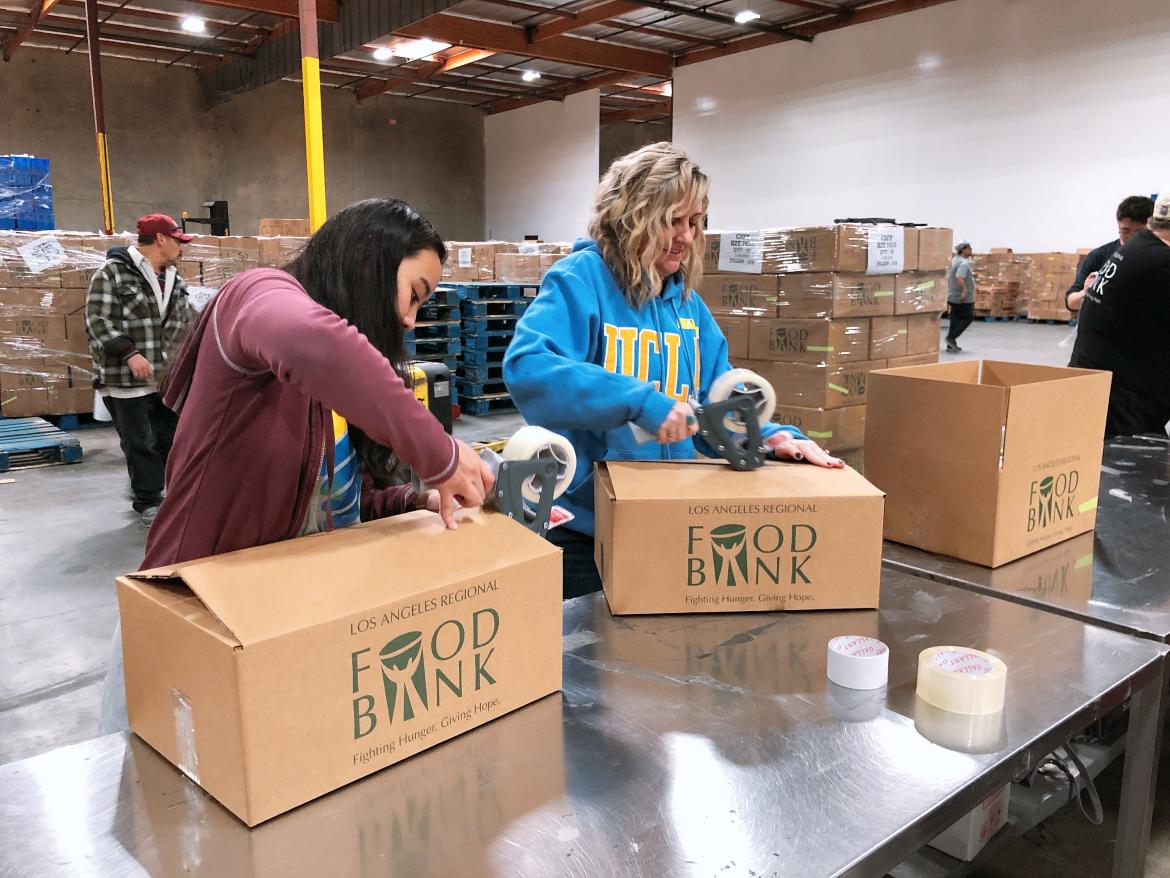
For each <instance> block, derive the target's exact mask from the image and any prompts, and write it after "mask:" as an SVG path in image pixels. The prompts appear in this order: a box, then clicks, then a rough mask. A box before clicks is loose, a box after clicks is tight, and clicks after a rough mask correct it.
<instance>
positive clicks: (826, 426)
mask: <svg viewBox="0 0 1170 878" xmlns="http://www.w3.org/2000/svg"><path fill="white" fill-rule="evenodd" d="M772 420H773V421H775V422H776V423H778V424H789V425H791V426H793V427H797V428H799V429H800V431H801V432H802V433H804V435H806V436H808V438H809V439H814V440H816V441H817V442H818V443H820V444H821V445H822V446H824V447H825V448H827V449H829V451H833V452H837V451H849V450H852V449H855V448H861V447H862V446H863V445H864V444H865V406H863V405H848V406H845V407H844V408H837V409H810V408H805V407H803V406H796V405H782V406H778V407H777V408H776V413H775V414H774V415H773V416H772Z"/></svg>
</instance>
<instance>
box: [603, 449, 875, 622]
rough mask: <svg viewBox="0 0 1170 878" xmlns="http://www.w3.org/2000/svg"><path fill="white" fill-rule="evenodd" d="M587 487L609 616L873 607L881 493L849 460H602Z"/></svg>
mask: <svg viewBox="0 0 1170 878" xmlns="http://www.w3.org/2000/svg"><path fill="white" fill-rule="evenodd" d="M595 492H596V501H595V509H596V515H597V528H596V549H595V558H596V561H597V569H598V570H599V571H600V572H601V579H602V583H603V584H604V587H605V597H606V599H607V600H608V601H609V607H610V611H611V612H613V613H614V614H616V615H622V614H627V613H726V612H743V611H746V610H765V611H768V610H825V609H840V608H862V607H865V608H871V607H876V606H877V605H878V587H879V579H880V574H881V523H880V522H881V515H882V495H881V492H880V491H878V490H877V489H876V488H874V487H873V485H871V484H869V483H868V482H867V481H865V479H863V478H862V477H861V476H859V475H858V474H857V473H855V472H853V471H852V470H850V469H843V470H830V469H823V468H820V467H812V466H805V465H803V464H789V463H768V464H765V466H764V467H763V468H761V469H758V470H755V471H753V472H750V473H741V472H737V471H736V470H734V469H732V467H731V466H729V465H728V464H726V463H724V462H723V461H718V462H714V461H712V462H705V461H688V462H678V463H669V462H657V461H607V462H603V463H599V464H598V468H597V478H596V483H595Z"/></svg>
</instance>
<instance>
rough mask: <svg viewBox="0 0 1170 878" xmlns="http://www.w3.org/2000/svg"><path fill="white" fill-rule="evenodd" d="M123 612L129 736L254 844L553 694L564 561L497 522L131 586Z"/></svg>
mask: <svg viewBox="0 0 1170 878" xmlns="http://www.w3.org/2000/svg"><path fill="white" fill-rule="evenodd" d="M329 581H341V582H345V583H346V587H345V588H344V589H328V588H326V589H323V588H322V587H321V584H322V583H323V582H329ZM118 600H119V608H120V613H121V619H122V641H123V648H124V653H125V667H126V696H127V707H128V712H129V719H130V727H131V729H132V730H133V731H134V732H135V733H136V734H138V735H139V736H140V737H142V738H143V739H145V740H146V741H147V742H148V743H149V744H150V745H151V746H152V747H154V748H155V749H156V750H157V751H158V752H159V753H161V754H162V755H163V756H164V757H166V758H167V759H169V760H170V761H171V762H173V763H174V764H175V765H176V766H178V767H179V768H180V769H181V770H182V771H183V772H184V773H185V774H187V775H188V776H189V777H190V778H191V779H192V780H194V781H195V782H197V783H199V784H200V785H201V786H202V787H203V788H204V789H205V790H207V791H208V793H210V794H211V795H212V796H214V797H215V798H216V799H218V800H219V801H220V802H221V803H222V804H223V805H224V806H225V807H227V808H228V809H229V810H231V811H232V812H233V813H235V814H236V815H237V816H239V817H240V818H241V819H242V820H243V821H244V822H245V823H247V824H248V825H250V826H251V825H255V824H257V823H260V822H262V821H264V820H267V819H268V818H270V817H273V816H275V815H276V814H280V813H282V812H284V811H287V810H289V809H290V808H294V807H296V806H297V805H300V804H302V803H304V802H307V801H309V800H311V799H314V798H316V797H318V796H320V795H322V794H324V793H327V792H330V791H331V790H334V789H337V788H338V787H341V786H344V785H345V784H348V783H350V782H352V781H354V780H357V779H358V778H360V777H364V776H365V775H368V774H371V773H373V772H375V771H378V770H380V769H382V768H385V767H386V766H388V765H391V764H393V763H395V762H398V761H400V760H402V759H405V758H407V757H409V756H412V755H413V754H415V753H417V752H419V751H421V750H425V749H427V748H428V747H432V746H434V745H435V744H438V743H441V742H442V741H445V740H448V739H450V738H453V737H455V736H456V735H459V734H462V733H463V732H466V731H468V730H470V729H472V728H475V727H476V726H479V725H482V724H483V723H486V722H488V721H490V720H492V719H495V718H496V717H499V716H502V715H503V714H505V713H508V712H509V711H512V710H515V709H517V708H519V707H521V706H523V705H525V704H528V703H529V702H531V701H534V700H536V699H538V698H541V697H543V696H545V695H548V694H550V693H552V692H554V691H556V690H557V689H558V688H559V687H560V681H561V559H560V551H559V550H557V549H556V548H554V547H553V546H552V545H551V544H549V543H548V542H547V541H545V540H543V539H541V538H540V537H538V536H537V535H536V534H533V533H532V532H531V531H529V530H528V529H527V528H525V527H523V526H521V525H519V524H517V523H516V522H514V521H511V520H509V519H508V518H506V517H504V516H502V515H499V514H495V513H486V512H479V511H464V512H461V513H460V526H459V528H458V530H454V531H448V530H446V529H445V528H444V526H443V523H442V521H440V519H439V518H438V516H435V515H433V514H429V513H409V514H407V515H399V516H394V517H393V518H389V519H384V520H381V521H376V522H370V523H367V524H360V525H354V526H352V527H348V528H344V529H342V530H338V531H334V532H333V533H330V534H321V535H315V536H310V537H306V538H303V539H296V540H288V541H285V542H282V543H277V544H273V545H268V546H261V547H259V548H255V549H248V550H245V551H240V552H233V553H230V554H225V555H220V556H217V557H214V558H208V559H204V560H200V561H192V562H188V563H184V564H180V565H176V566H174V567H172V568H168V569H164V570H153V571H146V572H142V573H136V574H132V575H129V576H124V577H121V578H120V579H119V580H118ZM291 765H295V766H296V770H295V771H290V766H291Z"/></svg>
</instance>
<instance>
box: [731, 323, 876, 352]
mask: <svg viewBox="0 0 1170 878" xmlns="http://www.w3.org/2000/svg"><path fill="white" fill-rule="evenodd" d="M748 357H750V358H751V359H753V360H774V361H777V362H785V363H844V362H859V361H862V360H868V359H869V358H870V357H869V321H868V320H865V319H860V320H856V319H855V320H787V319H784V318H782V317H757V318H755V319H754V320H752V325H751V333H750V336H749V339H748Z"/></svg>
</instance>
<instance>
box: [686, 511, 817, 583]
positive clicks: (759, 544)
mask: <svg viewBox="0 0 1170 878" xmlns="http://www.w3.org/2000/svg"><path fill="white" fill-rule="evenodd" d="M707 544H709V545H707ZM816 544H817V531H816V528H814V527H813V526H812V525H811V524H793V525H788V526H787V527H784V528H782V527H780V526H779V525H776V524H763V525H760V526H759V527H756V528H754V529H752V528H748V527H747V526H746V525H743V524H721V525H719V526H717V527H713V528H707V527H706V526H704V525H701V524H692V525H689V526H688V527H687V586H689V587H691V588H697V587H699V586H703V585H708V584H713V585H718V586H723V587H725V588H739V587H740V586H757V585H769V584H770V585H780V584H782V583H783V584H786V585H796V584H797V583H804V584H806V585H811V584H812V580H811V579H810V577H809V573H808V572H807V571H806V570H805V565H806V564H807V563H808V561H809V559H810V558H811V557H812V555H811V554H810V553H811V552H812V549H813V547H814V546H815V545H816Z"/></svg>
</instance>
